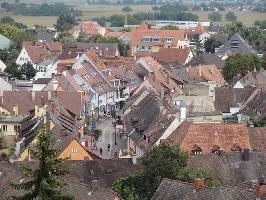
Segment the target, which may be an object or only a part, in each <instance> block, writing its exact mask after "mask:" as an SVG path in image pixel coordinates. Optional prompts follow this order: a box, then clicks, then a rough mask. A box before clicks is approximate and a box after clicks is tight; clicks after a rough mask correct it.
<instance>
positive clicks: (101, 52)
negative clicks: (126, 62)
mask: <svg viewBox="0 0 266 200" xmlns="http://www.w3.org/2000/svg"><path fill="white" fill-rule="evenodd" d="M77 48H78V49H79V50H81V51H83V52H86V51H93V52H95V53H97V55H98V56H100V57H106V58H114V57H120V52H119V48H118V44H117V43H90V42H77Z"/></svg>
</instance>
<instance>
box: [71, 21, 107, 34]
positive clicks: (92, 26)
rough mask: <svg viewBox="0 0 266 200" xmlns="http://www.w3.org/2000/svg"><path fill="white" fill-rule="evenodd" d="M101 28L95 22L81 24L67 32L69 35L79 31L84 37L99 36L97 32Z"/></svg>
mask: <svg viewBox="0 0 266 200" xmlns="http://www.w3.org/2000/svg"><path fill="white" fill-rule="evenodd" d="M100 28H102V26H101V25H99V24H98V23H97V22H96V21H88V22H81V23H79V24H78V25H76V26H74V27H73V28H72V29H70V30H69V33H70V34H73V33H74V32H75V31H81V32H82V33H84V34H85V35H96V34H99V32H98V30H99V29H100Z"/></svg>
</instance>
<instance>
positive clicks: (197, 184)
mask: <svg viewBox="0 0 266 200" xmlns="http://www.w3.org/2000/svg"><path fill="white" fill-rule="evenodd" d="M192 185H193V188H194V189H201V188H204V187H205V185H204V179H201V178H196V179H195V180H194V182H193V184H192Z"/></svg>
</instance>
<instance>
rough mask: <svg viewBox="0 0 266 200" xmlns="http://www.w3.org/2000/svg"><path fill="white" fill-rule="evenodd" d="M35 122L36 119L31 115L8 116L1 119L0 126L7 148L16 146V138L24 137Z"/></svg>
mask: <svg viewBox="0 0 266 200" xmlns="http://www.w3.org/2000/svg"><path fill="white" fill-rule="evenodd" d="M35 122H36V120H33V119H32V117H31V116H19V117H12V116H7V117H4V118H2V119H0V127H1V132H2V134H3V135H4V139H5V146H6V147H7V148H12V147H15V145H16V139H18V138H20V137H23V136H24V134H26V129H27V128H28V127H30V126H32V125H33V124H34V123H35Z"/></svg>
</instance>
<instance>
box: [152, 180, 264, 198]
mask: <svg viewBox="0 0 266 200" xmlns="http://www.w3.org/2000/svg"><path fill="white" fill-rule="evenodd" d="M264 196H265V195H264ZM229 199H234V200H252V199H253V200H255V199H256V194H255V191H254V190H248V189H239V188H233V187H225V186H222V187H220V188H210V187H204V188H201V189H194V187H193V185H192V184H191V183H185V182H180V181H175V180H170V179H163V181H162V182H161V184H160V186H159V188H158V189H157V191H156V192H155V194H154V195H153V197H152V199H151V200H229ZM261 199H265V197H263V198H261Z"/></svg>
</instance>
